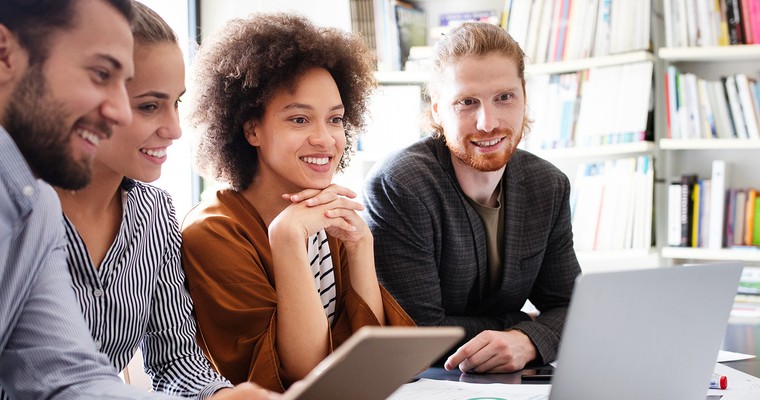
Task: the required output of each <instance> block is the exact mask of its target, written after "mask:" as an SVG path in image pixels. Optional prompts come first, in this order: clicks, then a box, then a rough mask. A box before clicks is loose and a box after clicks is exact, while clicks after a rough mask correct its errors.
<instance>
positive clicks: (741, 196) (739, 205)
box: [733, 189, 747, 246]
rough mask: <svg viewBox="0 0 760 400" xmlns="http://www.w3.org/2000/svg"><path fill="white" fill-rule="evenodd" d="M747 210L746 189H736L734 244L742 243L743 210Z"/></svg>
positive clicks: (740, 244) (739, 244)
mask: <svg viewBox="0 0 760 400" xmlns="http://www.w3.org/2000/svg"><path fill="white" fill-rule="evenodd" d="M746 210H747V191H746V190H743V189H737V191H736V208H735V209H734V243H733V245H734V246H742V245H744V223H745V221H746V219H745V218H744V212H745V211H746Z"/></svg>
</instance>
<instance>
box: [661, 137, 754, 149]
mask: <svg viewBox="0 0 760 400" xmlns="http://www.w3.org/2000/svg"><path fill="white" fill-rule="evenodd" d="M659 145H660V149H662V150H760V140H751V139H660V142H659Z"/></svg>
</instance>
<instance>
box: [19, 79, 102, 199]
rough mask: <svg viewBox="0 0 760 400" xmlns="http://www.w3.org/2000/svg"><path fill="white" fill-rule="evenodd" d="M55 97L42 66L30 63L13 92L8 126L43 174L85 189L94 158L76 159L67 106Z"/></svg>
mask: <svg viewBox="0 0 760 400" xmlns="http://www.w3.org/2000/svg"><path fill="white" fill-rule="evenodd" d="M51 97H52V95H51V93H50V92H49V90H48V87H47V84H46V80H45V76H44V74H43V73H42V67H41V66H33V67H30V69H29V71H27V73H26V74H25V75H24V77H23V78H22V79H21V81H20V82H19V83H18V86H17V87H16V89H15V90H14V91H13V93H12V95H11V102H10V104H9V105H8V109H7V110H6V115H5V128H6V130H7V131H8V133H9V134H10V135H11V137H12V138H13V140H14V141H15V142H16V146H18V148H19V150H20V151H21V154H22V155H23V156H24V158H25V159H26V162H27V163H29V166H30V168H31V169H32V171H33V172H34V173H35V174H36V175H37V176H38V177H39V178H41V179H43V180H45V181H46V182H48V183H50V184H51V185H54V186H59V187H61V188H64V189H69V190H76V189H81V188H83V187H85V186H87V184H88V183H89V182H90V176H91V171H90V163H91V160H90V159H85V160H76V159H74V156H73V155H72V151H71V146H70V140H71V136H72V135H73V131H72V130H71V127H67V126H66V122H65V121H66V116H67V115H66V112H65V109H66V107H65V105H64V104H63V103H61V102H60V101H56V100H54V99H52V98H51Z"/></svg>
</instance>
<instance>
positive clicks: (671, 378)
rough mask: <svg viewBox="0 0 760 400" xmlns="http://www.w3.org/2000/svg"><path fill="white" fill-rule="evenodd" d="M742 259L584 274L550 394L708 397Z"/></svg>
mask: <svg viewBox="0 0 760 400" xmlns="http://www.w3.org/2000/svg"><path fill="white" fill-rule="evenodd" d="M741 272H742V266H741V264H739V263H737V262H725V263H714V264H704V265H692V266H675V267H663V268H655V269H647V270H635V271H621V272H609V273H595V274H588V275H583V276H581V277H579V278H578V280H577V281H576V284H575V289H574V290H573V295H572V300H571V302H570V308H569V310H568V315H567V321H566V323H565V327H564V332H563V336H562V340H561V342H560V346H559V353H558V356H557V368H556V370H555V371H554V376H553V377H552V387H551V393H550V394H549V399H550V400H570V399H572V400H577V399H590V400H596V399H600V400H601V399H604V400H609V399H615V400H633V399H636V400H639V399H662V400H674V399H679V400H680V399H704V398H705V395H706V393H707V385H708V382H709V380H710V377H711V376H712V371H713V368H714V366H715V360H716V359H717V355H718V351H719V349H720V346H721V340H722V338H723V335H724V333H725V329H726V324H727V323H728V317H729V314H730V312H731V306H732V304H733V301H734V296H735V295H736V290H737V287H738V285H739V278H740V276H741Z"/></svg>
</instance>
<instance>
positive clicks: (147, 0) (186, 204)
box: [139, 0, 194, 221]
mask: <svg viewBox="0 0 760 400" xmlns="http://www.w3.org/2000/svg"><path fill="white" fill-rule="evenodd" d="M139 1H140V2H141V3H143V4H145V5H147V6H148V7H150V8H152V9H153V10H154V11H156V12H157V13H158V14H159V15H160V16H161V17H162V18H163V19H164V20H166V22H167V23H168V24H169V26H171V27H172V29H174V32H175V33H176V34H177V37H178V38H179V42H180V47H181V48H182V53H183V54H185V65H189V62H188V54H189V53H188V49H189V48H190V46H194V43H192V42H191V41H190V38H189V34H188V31H189V27H188V1H187V0H139ZM185 76H186V78H187V76H188V73H187V72H186V73H185ZM185 111H186V110H185V109H184V107H183V105H182V104H180V114H183V113H184V112H185ZM188 132H189V131H188V130H187V129H183V136H182V138H180V139H179V140H176V141H175V142H174V144H173V145H172V146H171V147H169V150H168V153H169V155H168V158H167V161H166V163H165V164H164V166H163V168H162V170H161V178H159V179H158V180H157V181H155V182H153V184H154V185H156V186H158V187H160V188H162V189H164V190H166V191H168V192H169V194H171V196H172V200H173V202H174V207H175V209H176V211H177V219H179V220H180V221H182V218H183V217H184V216H185V214H186V213H187V211H189V210H190V207H192V205H193V196H192V180H193V176H192V169H191V165H192V160H191V151H190V138H189V135H188V134H187V133H188Z"/></svg>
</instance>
